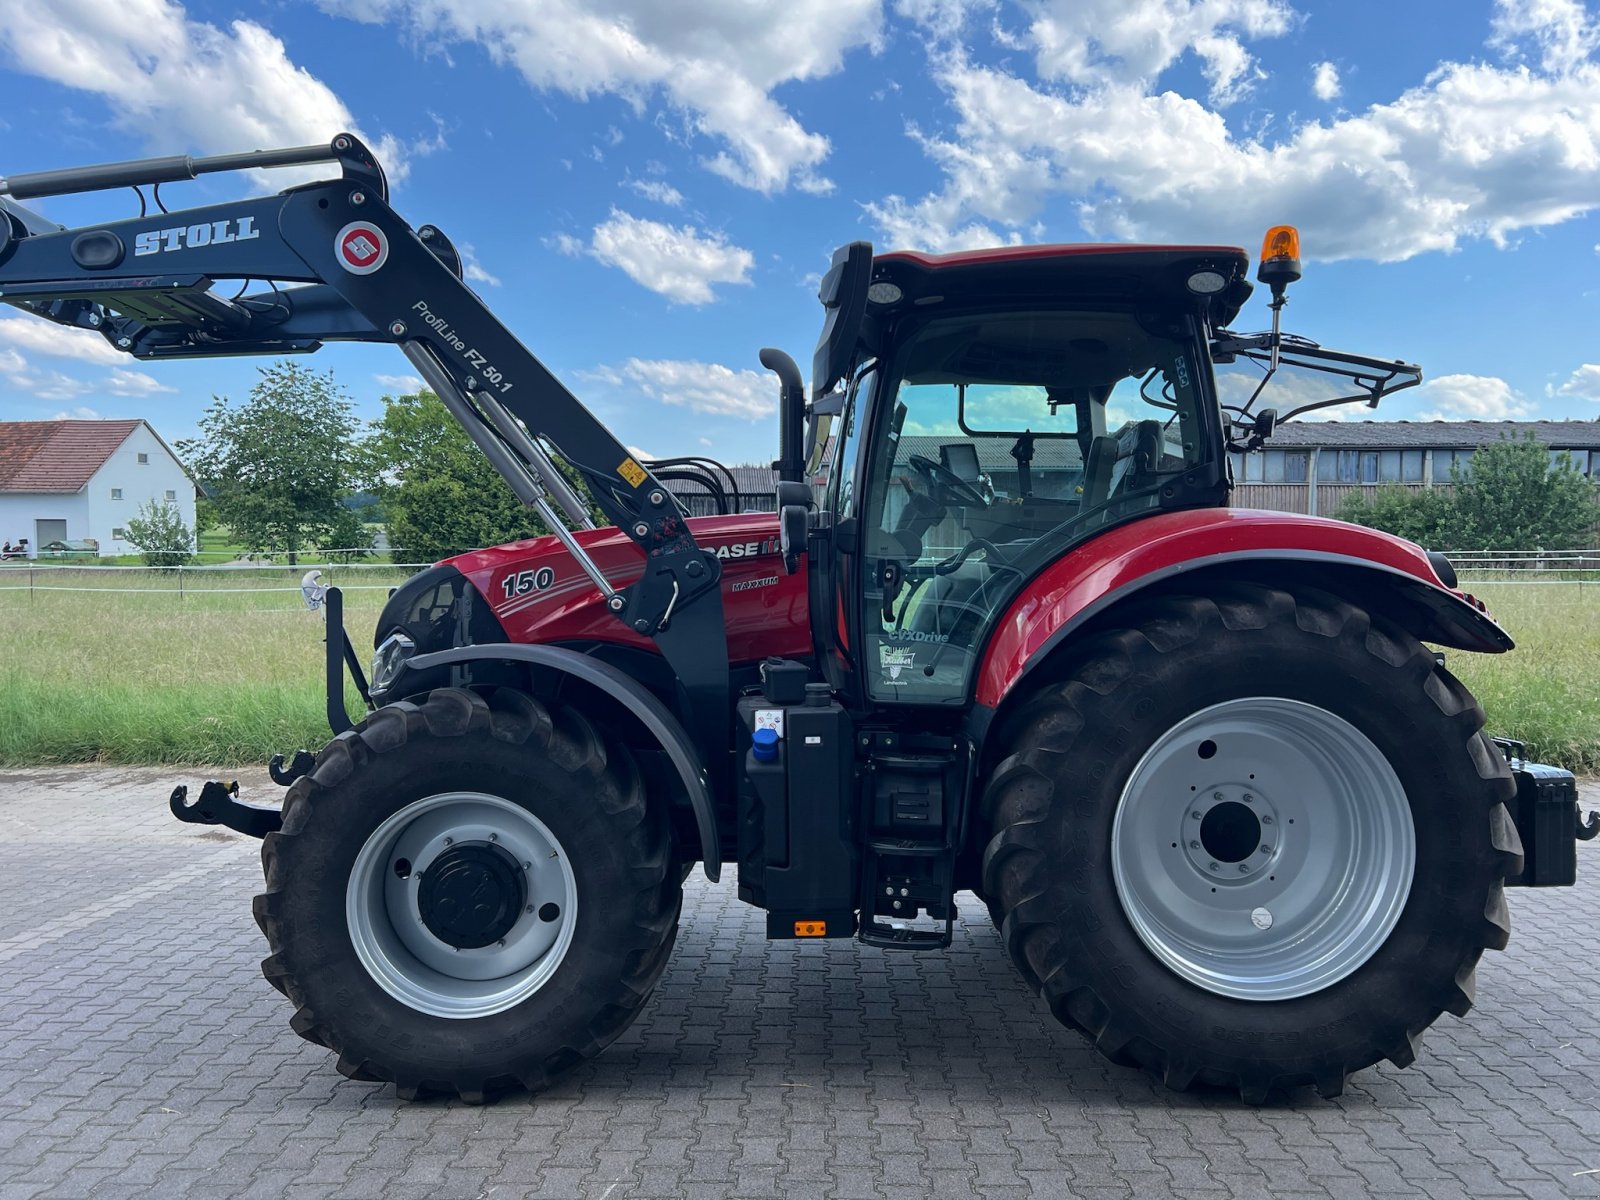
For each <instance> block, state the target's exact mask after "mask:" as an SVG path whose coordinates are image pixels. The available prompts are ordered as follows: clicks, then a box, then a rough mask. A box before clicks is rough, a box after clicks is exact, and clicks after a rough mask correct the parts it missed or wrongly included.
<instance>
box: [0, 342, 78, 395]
mask: <svg viewBox="0 0 1600 1200" xmlns="http://www.w3.org/2000/svg"><path fill="white" fill-rule="evenodd" d="M0 380H4V381H5V385H6V388H7V389H9V390H11V391H16V392H25V393H27V394H28V395H30V396H36V397H38V398H39V399H40V400H57V401H67V400H76V399H77V398H78V397H79V396H81V395H83V394H84V393H85V392H87V391H89V390H90V388H89V385H88V384H86V383H84V382H83V381H82V380H80V379H74V378H72V377H71V376H70V375H64V374H62V373H61V372H60V371H48V370H46V371H41V370H39V369H38V368H37V367H35V366H34V365H33V364H32V363H30V362H29V361H28V360H27V359H26V358H24V357H23V356H22V355H21V354H18V353H17V352H16V351H15V350H10V349H0Z"/></svg>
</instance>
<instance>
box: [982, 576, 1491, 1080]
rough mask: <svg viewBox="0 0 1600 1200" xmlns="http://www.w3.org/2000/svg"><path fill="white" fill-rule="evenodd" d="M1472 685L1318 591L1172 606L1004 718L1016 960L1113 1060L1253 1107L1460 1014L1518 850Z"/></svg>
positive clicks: (1144, 617)
mask: <svg viewBox="0 0 1600 1200" xmlns="http://www.w3.org/2000/svg"><path fill="white" fill-rule="evenodd" d="M1482 724H1483V713H1482V711H1481V709H1479V707H1478V706H1477V704H1476V702H1474V701H1473V699H1472V697H1471V696H1470V695H1469V694H1468V693H1467V692H1466V690H1465V689H1464V688H1463V687H1462V686H1461V685H1460V683H1458V682H1457V681H1456V680H1455V679H1454V677H1452V676H1451V675H1450V674H1449V673H1448V672H1447V671H1445V670H1444V669H1443V668H1442V667H1440V666H1438V665H1437V664H1436V663H1435V661H1434V658H1433V656H1432V655H1431V654H1430V653H1429V652H1428V651H1427V650H1426V649H1425V648H1424V647H1423V646H1422V645H1421V644H1420V643H1418V642H1417V641H1416V640H1415V639H1414V638H1411V637H1410V636H1408V635H1406V634H1405V633H1403V632H1401V631H1398V630H1396V629H1392V628H1388V627H1385V626H1383V625H1382V624H1381V623H1376V622H1374V621H1373V620H1372V619H1371V618H1370V617H1369V616H1368V614H1367V613H1365V612H1364V611H1362V610H1361V609H1359V608H1356V607H1353V606H1352V605H1349V604H1347V603H1344V602H1342V601H1340V600H1338V599H1336V598H1334V597H1331V596H1327V595H1323V594H1320V593H1314V592H1310V591H1307V592H1303V593H1299V594H1296V595H1290V594H1288V593H1286V592H1281V591H1274V590H1270V589H1267V588H1256V587H1245V586H1240V587H1237V588H1233V589H1229V590H1225V591H1220V592H1218V593H1217V594H1216V595H1214V596H1212V597H1208V598H1200V597H1173V598H1168V599H1165V600H1162V601H1158V602H1155V603H1153V604H1151V605H1148V606H1146V607H1145V608H1143V609H1142V610H1140V611H1139V612H1138V614H1137V615H1136V616H1135V617H1134V618H1132V619H1130V621H1129V624H1128V626H1127V627H1126V628H1123V629H1119V630H1115V631H1111V632H1108V633H1104V634H1101V635H1098V636H1097V637H1096V638H1095V639H1094V641H1092V642H1091V643H1088V644H1087V645H1086V646H1085V647H1084V648H1083V650H1082V652H1081V654H1080V656H1079V657H1078V659H1077V660H1076V666H1075V667H1074V668H1073V669H1071V670H1070V672H1069V673H1068V674H1067V675H1066V676H1065V678H1063V679H1062V680H1061V681H1060V682H1059V683H1055V684H1052V685H1049V686H1046V687H1045V688H1043V689H1042V690H1041V691H1039V692H1038V693H1037V694H1036V695H1034V696H1033V697H1032V698H1030V699H1029V700H1027V701H1026V702H1025V703H1024V704H1023V705H1022V706H1021V707H1020V708H1019V709H1018V711H1017V712H1016V713H1015V714H1014V715H1013V716H1012V717H1011V718H1010V719H1009V720H1008V722H1007V725H1006V726H1005V727H1004V729H1003V730H1002V732H1001V736H1002V737H1003V738H1004V739H1005V742H1004V745H1005V747H1006V749H1008V750H1009V754H1008V755H1007V757H1006V758H1005V759H1004V760H1003V761H1002V762H1001V763H1000V764H999V766H998V767H997V768H996V770H995V772H994V774H993V776H992V777H991V779H990V782H989V785H988V788H987V791H986V794H985V800H984V804H985V811H986V812H987V813H988V814H989V815H990V818H991V821H992V830H993V836H992V837H991V839H990V842H989V845H988V847H987V850H986V852H985V856H984V885H985V890H986V891H987V893H988V895H989V896H990V897H992V903H993V910H994V912H995V915H996V916H997V917H998V918H999V919H1000V924H1001V930H1002V935H1003V937H1004V940H1005V942H1006V944H1007V947H1008V949H1009V950H1010V952H1011V954H1012V956H1013V959H1014V960H1015V961H1016V963H1017V965H1018V967H1019V969H1020V970H1021V971H1022V973H1023V975H1024V976H1025V977H1026V978H1027V979H1028V980H1029V982H1030V983H1031V984H1033V985H1034V986H1036V987H1038V988H1039V989H1040V990H1041V991H1042V993H1043V994H1044V996H1045V998H1046V999H1047V1001H1048V1002H1049V1003H1050V1006H1051V1008H1052V1010H1053V1011H1054V1012H1055V1014H1056V1015H1057V1016H1058V1017H1059V1018H1060V1019H1061V1020H1062V1021H1063V1022H1065V1023H1066V1024H1068V1025H1071V1026H1074V1027H1076V1028H1078V1029H1081V1030H1083V1031H1084V1032H1085V1033H1087V1034H1088V1036H1089V1037H1090V1038H1091V1039H1093V1041H1094V1043H1095V1045H1096V1047H1097V1048H1098V1049H1099V1050H1101V1052H1102V1053H1104V1054H1106V1055H1107V1056H1108V1057H1109V1058H1112V1059H1113V1060H1114V1061H1118V1062H1127V1063H1137V1064H1141V1065H1143V1066H1145V1067H1147V1068H1149V1069H1151V1070H1154V1071H1156V1072H1157V1073H1159V1074H1160V1075H1161V1076H1162V1077H1163V1078H1164V1079H1165V1081H1166V1082H1167V1083H1168V1084H1169V1085H1170V1086H1173V1087H1179V1088H1182V1087H1186V1086H1188V1084H1189V1083H1190V1082H1192V1081H1194V1080H1197V1079H1198V1080H1202V1081H1205V1082H1210V1083H1215V1084H1222V1085H1225V1086H1229V1087H1234V1088H1237V1089H1238V1090H1239V1091H1240V1093H1241V1094H1242V1095H1243V1096H1244V1097H1245V1098H1246V1099H1249V1100H1254V1101H1260V1100H1263V1099H1265V1097H1266V1096H1267V1094H1268V1093H1269V1092H1270V1091H1271V1090H1272V1089H1273V1088H1275V1087H1285V1086H1290V1085H1295V1084H1302V1083H1312V1084H1315V1085H1316V1086H1317V1087H1318V1088H1319V1090H1321V1091H1322V1092H1323V1093H1324V1094H1325V1095H1333V1094H1337V1093H1338V1092H1339V1091H1340V1090H1341V1089H1342V1087H1343V1084H1344V1080H1345V1078H1346V1076H1347V1075H1349V1074H1350V1073H1351V1072H1353V1071H1357V1070H1360V1069H1362V1068H1363V1067H1366V1066H1369V1065H1370V1064H1372V1063H1374V1062H1377V1061H1379V1060H1380V1059H1384V1058H1387V1059H1389V1060H1390V1061H1392V1062H1394V1063H1395V1064H1397V1065H1399V1066H1405V1065H1408V1064H1409V1063H1410V1062H1411V1060H1412V1058H1413V1057H1414V1054H1415V1048H1416V1042H1417V1038H1418V1036H1419V1035H1420V1034H1421V1032H1422V1030H1423V1029H1425V1028H1426V1027H1427V1026H1428V1025H1429V1024H1431V1023H1432V1022H1433V1021H1434V1020H1435V1019H1436V1018H1437V1016H1438V1015H1439V1013H1440V1012H1442V1011H1446V1010H1448V1011H1451V1012H1454V1013H1456V1014H1457V1015H1462V1014H1464V1013H1465V1012H1466V1011H1467V1009H1468V1008H1469V1007H1470V1005H1471V1002H1472V990H1473V969H1474V965H1475V964H1476V962H1477V960H1478V957H1479V955H1480V954H1481V953H1482V951H1483V949H1484V948H1485V947H1491V948H1496V949H1498V948H1501V947H1503V946H1504V945H1505V942H1506V937H1507V932H1508V928H1509V925H1508V920H1507V916H1506V909H1505V899H1504V893H1503V889H1502V880H1503V878H1504V876H1505V874H1506V873H1507V872H1508V871H1511V872H1514V871H1516V870H1518V869H1519V862H1520V849H1521V848H1520V845H1519V843H1518V842H1517V838H1516V833H1515V829H1514V827H1513V826H1512V823H1511V821H1510V818H1509V815H1508V814H1507V812H1506V809H1505V806H1504V803H1503V802H1504V800H1505V799H1506V798H1507V797H1508V796H1509V795H1510V793H1511V781H1510V773H1509V771H1508V769H1507V767H1506V765H1505V763H1504V761H1503V760H1502V759H1501V757H1500V755H1499V753H1498V752H1497V751H1496V750H1495V748H1494V746H1493V745H1492V743H1490V742H1489V741H1488V740H1487V739H1486V738H1485V737H1484V736H1483V734H1482V733H1481V726H1482Z"/></svg>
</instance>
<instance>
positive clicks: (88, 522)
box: [0, 420, 195, 557]
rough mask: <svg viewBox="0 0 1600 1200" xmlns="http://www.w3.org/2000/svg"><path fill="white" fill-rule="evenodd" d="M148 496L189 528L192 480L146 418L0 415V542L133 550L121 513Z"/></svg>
mask: <svg viewBox="0 0 1600 1200" xmlns="http://www.w3.org/2000/svg"><path fill="white" fill-rule="evenodd" d="M151 500H154V501H157V502H165V503H168V504H175V505H177V507H178V511H179V512H180V513H181V514H182V515H183V522H184V524H185V525H187V526H188V527H189V528H190V529H191V530H192V529H193V528H194V502H195V485H194V480H192V479H190V478H189V475H188V472H186V471H185V470H184V469H183V466H182V464H180V463H179V462H178V459H177V457H176V456H175V455H174V454H173V453H172V451H171V450H170V449H168V447H167V444H166V443H165V442H164V441H162V440H161V438H160V436H159V435H158V434H157V433H156V431H155V430H154V429H152V428H150V426H149V424H148V423H147V422H145V421H138V420H135V421H0V542H10V543H11V544H12V545H13V546H15V545H16V544H17V543H18V542H19V541H21V540H22V539H24V538H26V539H27V541H28V553H29V556H30V557H37V555H38V552H39V549H40V548H41V547H43V546H47V545H49V544H50V543H51V542H67V541H72V542H76V541H92V542H94V543H95V544H96V546H97V547H98V549H99V552H100V553H101V554H103V555H113V554H134V553H137V552H138V550H139V547H138V546H136V545H134V544H133V543H132V542H130V541H129V540H128V521H129V519H130V518H132V517H134V516H136V515H137V514H138V512H139V508H140V506H141V505H143V504H145V503H148V502H149V501H151Z"/></svg>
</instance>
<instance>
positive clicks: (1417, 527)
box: [1334, 483, 1452, 547]
mask: <svg viewBox="0 0 1600 1200" xmlns="http://www.w3.org/2000/svg"><path fill="white" fill-rule="evenodd" d="M1334 515H1335V516H1336V517H1338V518H1339V520H1341V521H1349V522H1351V523H1352V524H1354V525H1365V526H1366V527H1367V528H1369V529H1381V530H1383V531H1384V532H1385V533H1392V534H1395V535H1396V536H1398V537H1403V538H1405V539H1406V540H1407V541H1412V542H1416V543H1417V544H1418V545H1420V546H1430V547H1438V546H1441V545H1442V544H1443V543H1445V542H1447V541H1449V540H1450V539H1449V536H1448V530H1449V529H1450V526H1451V519H1452V513H1451V503H1450V496H1449V495H1448V494H1447V493H1445V492H1441V491H1434V490H1433V489H1431V488H1408V487H1405V486H1403V485H1401V484H1398V483H1386V484H1383V485H1382V486H1380V487H1379V488H1378V489H1377V490H1376V491H1375V492H1373V494H1372V495H1371V496H1370V497H1367V496H1363V495H1362V494H1361V493H1359V492H1356V493H1352V494H1351V495H1350V496H1349V498H1348V499H1346V500H1345V502H1344V503H1343V504H1342V505H1340V506H1339V511H1338V512H1336V513H1335V514H1334Z"/></svg>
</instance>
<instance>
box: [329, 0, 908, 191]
mask: <svg viewBox="0 0 1600 1200" xmlns="http://www.w3.org/2000/svg"><path fill="white" fill-rule="evenodd" d="M322 4H323V7H324V8H326V9H329V10H330V11H334V12H341V13H344V14H345V15H348V16H351V17H354V18H356V19H359V20H367V21H401V22H404V23H405V24H407V25H408V26H409V27H410V28H411V29H412V30H413V31H414V32H415V33H416V34H417V35H418V40H419V42H423V43H425V44H429V45H436V44H438V43H440V42H445V43H448V42H452V41H454V42H472V43H477V44H479V45H481V46H482V47H483V48H484V49H485V51H486V52H487V53H488V55H489V56H490V58H492V59H493V60H495V61H496V62H499V63H503V64H506V65H509V66H512V67H514V68H515V69H516V70H517V71H519V72H520V73H521V74H522V76H523V78H524V79H526V80H527V81H528V83H529V84H531V85H532V86H533V87H535V88H538V89H541V90H543V89H552V90H556V91H561V92H565V93H567V94H568V95H571V96H575V97H578V98H579V99H588V98H589V97H591V96H594V95H596V94H610V95H616V96H620V97H622V98H623V99H624V100H627V101H628V102H630V103H631V104H632V105H633V106H634V108H635V110H636V111H639V112H643V111H644V110H645V109H646V107H647V105H648V103H649V102H650V101H651V100H653V99H655V98H656V97H658V96H659V97H660V98H662V99H664V100H665V102H666V104H667V105H668V106H669V107H670V108H671V109H672V110H674V111H675V112H677V113H681V114H682V115H683V116H684V117H685V118H686V120H687V123H688V125H689V127H690V129H691V130H692V131H693V132H694V133H695V134H698V135H700V136H702V137H705V138H708V139H710V140H711V141H712V142H714V143H715V144H716V145H717V146H718V147H720V148H719V149H717V150H716V152H715V153H714V154H712V155H711V156H710V157H709V158H707V159H706V160H705V162H704V165H705V166H706V167H707V168H708V169H709V170H711V171H714V172H716V173H717V174H719V175H722V176H724V177H725V178H727V179H729V180H732V181H733V182H734V183H737V184H739V185H741V186H743V187H748V188H754V189H755V190H757V191H761V192H776V191H782V190H783V189H784V188H786V187H788V186H790V184H794V185H795V186H797V187H800V188H802V189H804V190H808V191H817V192H825V191H827V190H829V189H830V188H831V187H832V184H831V183H830V182H829V181H828V180H827V179H826V178H824V177H823V176H821V175H820V174H818V171H817V169H818V168H819V167H820V165H821V164H822V162H823V160H824V159H825V158H826V157H827V155H828V151H829V143H828V139H827V138H826V137H824V136H823V135H822V134H819V133H815V132H812V131H810V130H807V129H806V128H804V127H803V126H802V125H801V124H800V122H799V121H797V120H796V119H795V118H794V117H793V116H791V115H790V114H789V113H788V112H787V111H786V110H785V109H784V108H783V107H782V106H781V105H780V104H778V102H777V101H776V100H774V99H773V97H772V93H773V91H774V90H775V89H776V88H778V87H779V86H780V85H782V84H785V83H790V82H794V81H804V80H810V79H817V78H821V77H823V76H827V75H831V74H833V73H835V72H836V71H838V70H839V69H840V67H841V66H842V64H843V60H844V55H845V54H846V52H848V51H849V50H851V49H854V48H856V47H861V46H868V47H875V46H876V44H877V41H878V37H879V30H880V27H881V24H882V13H881V7H880V0H702V2H701V3H698V4H696V5H694V6H693V12H692V15H691V14H690V13H688V12H686V11H685V10H684V7H683V6H682V5H678V4H664V3H661V2H660V0H604V2H603V3H594V2H593V0H322Z"/></svg>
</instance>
